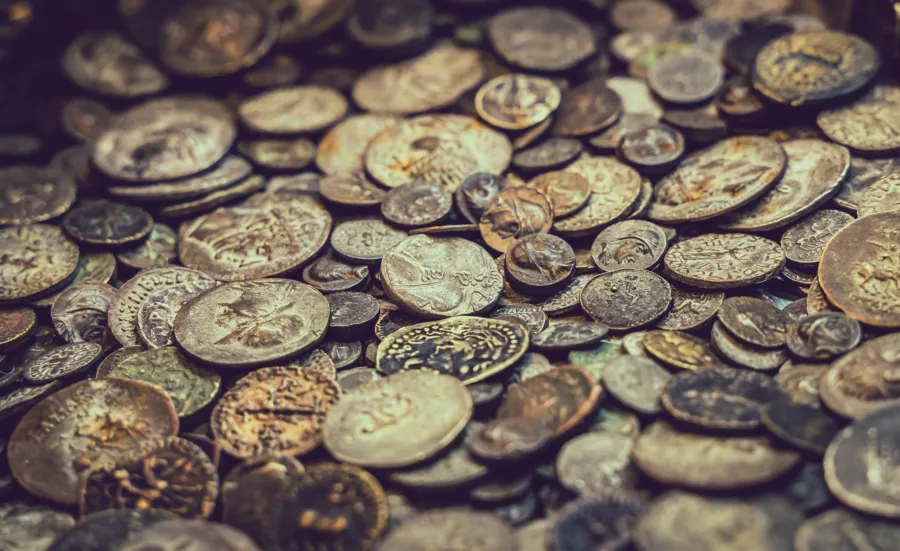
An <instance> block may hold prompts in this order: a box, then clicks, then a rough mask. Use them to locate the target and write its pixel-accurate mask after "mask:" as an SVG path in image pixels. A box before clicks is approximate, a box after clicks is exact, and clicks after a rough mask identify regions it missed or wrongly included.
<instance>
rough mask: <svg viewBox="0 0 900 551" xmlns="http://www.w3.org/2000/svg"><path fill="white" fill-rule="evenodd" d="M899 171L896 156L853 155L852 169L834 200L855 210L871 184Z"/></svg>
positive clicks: (851, 159) (851, 160)
mask: <svg viewBox="0 0 900 551" xmlns="http://www.w3.org/2000/svg"><path fill="white" fill-rule="evenodd" d="M898 171H900V163H898V162H897V159H896V158H886V159H866V158H863V157H851V158H850V170H849V171H847V177H846V178H845V179H844V183H843V185H842V186H841V189H840V191H839V192H838V194H837V195H836V196H835V197H834V202H835V203H837V205H838V206H840V207H843V208H845V209H848V210H851V211H855V210H856V205H857V202H858V201H859V198H860V196H861V195H862V194H863V192H864V191H865V190H866V189H868V188H869V186H871V185H873V184H875V183H876V182H878V181H880V180H881V179H882V178H884V177H885V176H888V175H893V174H894V173H895V172H898Z"/></svg>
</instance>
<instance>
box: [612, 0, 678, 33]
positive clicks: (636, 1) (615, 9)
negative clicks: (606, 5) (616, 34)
mask: <svg viewBox="0 0 900 551" xmlns="http://www.w3.org/2000/svg"><path fill="white" fill-rule="evenodd" d="M609 17H610V20H611V21H612V24H613V25H615V26H616V28H618V29H620V30H626V31H628V30H641V31H648V32H659V31H662V30H665V29H666V27H668V26H669V25H671V24H672V22H673V21H674V20H675V12H674V11H672V9H671V8H670V7H669V6H667V5H666V4H664V3H662V2H660V1H659V0H624V1H621V2H616V3H615V4H613V5H612V6H611V7H610V14H609Z"/></svg>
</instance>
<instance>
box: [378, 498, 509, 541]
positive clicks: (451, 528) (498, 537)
mask: <svg viewBox="0 0 900 551" xmlns="http://www.w3.org/2000/svg"><path fill="white" fill-rule="evenodd" d="M516 547H517V544H516V535H515V532H514V531H513V529H512V528H511V527H510V526H509V525H508V524H507V523H506V522H504V521H502V520H501V519H499V518H498V517H497V516H496V515H492V514H491V513H488V512H483V511H476V510H473V509H468V508H462V507H460V508H452V509H434V510H432V511H427V512H424V513H421V514H419V515H416V516H414V517H412V518H410V519H408V520H407V521H406V522H404V523H403V524H401V525H400V526H399V527H397V528H395V529H394V530H392V531H391V533H390V534H389V535H388V537H387V538H385V540H384V541H383V542H382V543H381V545H380V546H379V547H378V549H379V551H412V550H413V549H425V548H430V549H433V551H452V550H453V549H454V548H458V549H468V550H470V551H488V550H492V551H515V550H516Z"/></svg>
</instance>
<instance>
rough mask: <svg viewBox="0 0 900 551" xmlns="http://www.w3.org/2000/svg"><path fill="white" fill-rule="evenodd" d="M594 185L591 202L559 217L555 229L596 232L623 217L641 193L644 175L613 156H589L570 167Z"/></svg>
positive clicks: (569, 233)
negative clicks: (564, 216)
mask: <svg viewBox="0 0 900 551" xmlns="http://www.w3.org/2000/svg"><path fill="white" fill-rule="evenodd" d="M566 171H567V172H574V173H575V174H578V175H580V176H583V177H584V178H585V179H586V180H587V181H588V184H590V189H591V194H590V196H589V197H588V202H587V204H586V205H585V206H584V207H583V208H582V209H581V210H579V211H578V212H576V213H575V214H573V215H571V216H568V217H566V218H563V219H560V220H557V221H556V223H555V224H554V225H553V229H554V231H555V232H557V233H560V234H562V235H564V236H567V237H569V236H571V237H582V236H585V235H592V234H593V233H594V232H595V231H596V230H598V229H599V228H601V227H603V226H605V225H607V224H610V223H612V222H615V221H617V220H619V219H621V218H623V217H624V216H625V215H626V214H628V212H629V211H630V210H631V208H632V207H633V206H634V205H635V203H636V202H637V201H638V199H639V198H640V195H641V188H642V182H641V175H640V174H639V173H638V172H637V171H636V170H634V169H633V168H631V167H630V166H628V165H625V164H623V163H621V162H619V161H617V160H616V159H614V158H611V157H586V156H582V157H581V158H580V159H578V160H577V161H575V162H574V163H572V164H571V165H569V166H568V167H567V168H566Z"/></svg>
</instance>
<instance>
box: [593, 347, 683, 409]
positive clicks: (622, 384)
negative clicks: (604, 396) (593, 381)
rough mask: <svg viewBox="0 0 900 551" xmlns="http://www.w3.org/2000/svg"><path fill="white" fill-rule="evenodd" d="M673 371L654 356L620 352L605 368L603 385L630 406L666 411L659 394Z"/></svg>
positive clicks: (632, 407)
mask: <svg viewBox="0 0 900 551" xmlns="http://www.w3.org/2000/svg"><path fill="white" fill-rule="evenodd" d="M671 378H672V375H671V374H670V373H669V372H668V371H666V370H665V369H663V368H662V367H661V366H660V365H659V364H658V363H656V362H654V361H653V360H651V359H650V358H642V357H639V356H619V357H616V358H613V359H612V360H610V362H609V363H607V365H606V367H605V368H604V369H603V378H602V381H603V388H605V389H606V390H607V391H609V393H610V394H612V395H613V396H614V397H615V398H616V400H618V401H620V402H622V403H623V404H625V406H627V407H628V408H630V409H632V410H634V411H637V412H639V413H643V414H645V415H656V414H658V413H659V412H661V411H662V405H661V404H660V401H659V397H660V394H661V393H662V391H663V388H665V386H666V384H667V383H668V382H669V380H670V379H671Z"/></svg>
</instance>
